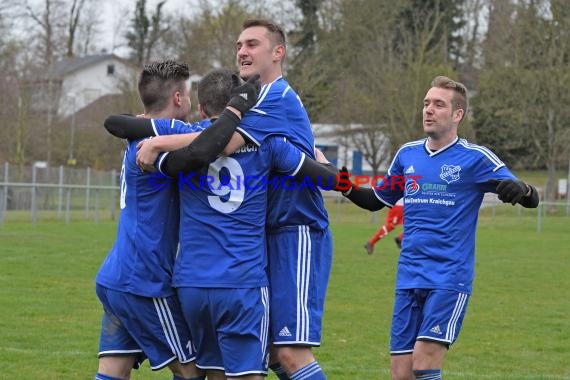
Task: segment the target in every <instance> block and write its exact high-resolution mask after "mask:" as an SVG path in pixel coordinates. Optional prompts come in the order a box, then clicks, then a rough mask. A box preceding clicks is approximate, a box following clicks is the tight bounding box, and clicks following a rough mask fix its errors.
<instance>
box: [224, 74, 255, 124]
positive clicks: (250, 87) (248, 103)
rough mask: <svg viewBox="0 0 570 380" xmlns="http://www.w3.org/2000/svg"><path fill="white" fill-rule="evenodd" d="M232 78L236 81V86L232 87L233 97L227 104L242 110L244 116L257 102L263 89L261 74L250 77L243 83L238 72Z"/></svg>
mask: <svg viewBox="0 0 570 380" xmlns="http://www.w3.org/2000/svg"><path fill="white" fill-rule="evenodd" d="M232 80H233V82H234V88H233V89H232V92H231V98H230V101H229V102H228V104H227V105H228V106H231V107H234V108H235V109H237V110H238V111H239V112H241V115H242V117H243V115H244V114H245V113H246V112H247V111H249V109H250V108H251V107H253V106H254V105H255V103H257V97H258V96H259V91H260V90H261V82H260V80H259V74H255V75H254V76H252V77H250V78H249V79H248V80H247V82H245V83H243V84H241V85H240V83H241V79H240V78H239V77H238V76H237V75H236V74H234V75H233V76H232Z"/></svg>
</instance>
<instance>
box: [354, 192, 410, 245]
mask: <svg viewBox="0 0 570 380" xmlns="http://www.w3.org/2000/svg"><path fill="white" fill-rule="evenodd" d="M400 224H404V204H403V203H402V201H401V200H400V201H399V202H398V203H396V204H395V205H394V207H392V208H391V209H389V210H388V215H386V223H385V224H384V225H383V226H382V227H380V228H379V229H378V231H376V233H375V234H374V235H373V236H372V237H371V238H370V240H368V241H367V242H366V244H364V249H366V252H368V254H369V255H371V254H373V253H374V244H376V242H378V240H380V239H382V238H384V237H386V235H388V234H389V233H390V232H391V231H392V230H393V229H394V228H396V226H398V225H400ZM403 239H404V232H403V231H402V232H400V234H399V235H398V236H396V237H395V238H394V240H395V241H396V244H397V245H398V248H402V240H403Z"/></svg>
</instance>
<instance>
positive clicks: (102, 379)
mask: <svg viewBox="0 0 570 380" xmlns="http://www.w3.org/2000/svg"><path fill="white" fill-rule="evenodd" d="M95 380H123V379H122V378H120V377H113V376H109V375H103V374H102V373H99V372H97V374H96V375H95Z"/></svg>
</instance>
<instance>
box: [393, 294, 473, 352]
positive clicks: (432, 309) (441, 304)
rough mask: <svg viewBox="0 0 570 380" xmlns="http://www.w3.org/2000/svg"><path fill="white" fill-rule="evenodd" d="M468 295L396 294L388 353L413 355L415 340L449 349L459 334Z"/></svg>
mask: <svg viewBox="0 0 570 380" xmlns="http://www.w3.org/2000/svg"><path fill="white" fill-rule="evenodd" d="M468 302H469V294H467V293H461V292H457V291H454V290H443V289H432V290H429V289H404V290H396V297H395V301H394V313H393V315H392V327H391V331H390V353H391V354H392V355H404V354H407V353H412V352H413V349H414V344H415V342H416V341H417V340H428V341H433V342H439V343H442V344H444V345H446V346H451V345H452V344H453V343H454V342H455V340H456V339H457V336H458V335H459V331H460V330H461V325H462V323H463V318H464V317H465V312H466V309H467V304H468Z"/></svg>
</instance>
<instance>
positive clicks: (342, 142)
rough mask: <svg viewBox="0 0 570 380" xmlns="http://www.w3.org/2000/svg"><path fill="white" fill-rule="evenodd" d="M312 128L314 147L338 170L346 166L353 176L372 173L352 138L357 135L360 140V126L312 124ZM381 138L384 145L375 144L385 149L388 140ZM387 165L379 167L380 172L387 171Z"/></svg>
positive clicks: (385, 153) (387, 153) (381, 143)
mask: <svg viewBox="0 0 570 380" xmlns="http://www.w3.org/2000/svg"><path fill="white" fill-rule="evenodd" d="M312 128H313V134H314V136H315V145H316V147H317V148H319V149H321V150H322V151H323V153H324V154H325V156H326V157H327V159H328V160H329V161H331V163H332V164H333V165H335V166H337V167H339V168H340V167H342V166H346V167H347V168H348V169H349V171H350V172H351V173H354V174H361V173H370V172H372V167H371V166H370V165H369V164H368V162H366V159H365V157H364V154H363V153H362V152H361V151H360V147H357V146H356V144H355V139H354V138H353V136H354V135H358V134H360V138H362V125H360V124H350V125H341V124H313V125H312ZM380 135H382V134H380ZM382 136H383V135H382ZM382 138H383V139H384V142H385V143H384V142H380V143H378V142H377V144H379V145H382V146H383V147H384V149H387V147H388V145H389V144H388V140H387V138H385V137H382ZM366 145H369V144H366ZM384 155H385V156H386V157H388V156H389V152H388V151H385V152H384ZM388 165H389V162H387V163H386V164H385V165H383V166H381V167H380V171H381V172H384V171H386V170H388Z"/></svg>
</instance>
